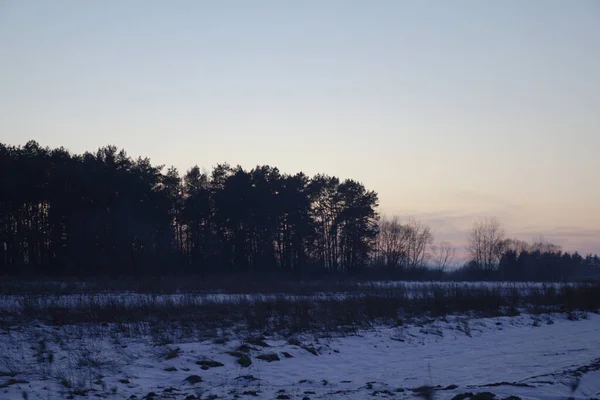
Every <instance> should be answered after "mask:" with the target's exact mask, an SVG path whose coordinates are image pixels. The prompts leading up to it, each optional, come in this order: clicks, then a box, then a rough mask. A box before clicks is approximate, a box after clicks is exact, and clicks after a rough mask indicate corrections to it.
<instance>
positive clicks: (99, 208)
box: [0, 141, 599, 280]
mask: <svg viewBox="0 0 600 400" xmlns="http://www.w3.org/2000/svg"><path fill="white" fill-rule="evenodd" d="M0 171H1V173H0V188H1V189H2V190H1V191H0V275H30V276H80V277H86V276H142V275H152V276H156V275H169V274H173V275H175V274H200V275H212V274H252V275H257V274H263V273H264V274H273V273H282V274H287V275H290V276H298V277H309V276H316V275H323V274H340V273H344V274H364V273H365V272H368V271H371V272H373V271H378V272H381V273H384V274H387V275H388V276H394V277H399V278H402V277H409V278H415V279H424V278H435V279H443V278H448V277H452V276H459V277H463V278H464V277H465V276H468V277H479V276H483V277H485V278H488V279H494V278H499V277H503V278H505V279H515V280H519V279H524V278H525V277H526V278H527V279H532V280H536V279H541V278H540V277H544V279H546V278H547V279H564V278H565V276H567V275H569V274H571V275H569V276H573V274H572V273H573V272H574V271H577V274H579V275H589V274H591V272H593V271H595V268H598V264H599V263H598V258H597V256H596V257H595V258H592V259H591V260H592V261H589V259H588V257H586V258H582V257H580V256H579V258H578V255H570V254H569V255H568V257H569V258H570V261H569V263H567V261H565V260H566V257H567V256H566V255H565V254H563V253H560V252H557V251H556V249H549V250H548V249H546V250H544V251H538V252H537V253H536V252H535V251H532V250H531V249H529V248H527V250H526V254H525V253H523V251H520V250H523V249H521V248H519V251H517V248H516V247H515V248H509V247H508V244H509V243H510V241H507V240H506V239H505V238H504V236H503V235H504V234H503V232H502V231H501V229H500V227H499V226H496V228H497V229H496V230H493V229H490V228H491V227H492V225H493V224H492V223H491V222H490V221H484V222H482V223H480V225H479V226H478V225H476V226H475V227H474V229H473V231H472V232H471V236H470V240H469V248H468V252H469V255H470V256H471V257H470V258H471V259H472V261H471V262H470V263H469V264H468V265H466V266H465V267H464V268H462V269H459V270H458V271H454V272H452V271H449V270H448V268H447V267H448V266H450V265H452V263H453V261H454V259H455V248H454V247H453V246H452V245H451V244H450V243H448V242H441V243H437V244H436V243H435V242H434V236H433V233H432V231H431V229H430V228H429V227H428V226H426V225H424V224H422V223H420V222H418V221H416V220H412V219H411V220H409V221H408V222H406V223H401V222H400V220H399V219H398V218H391V219H390V218H385V217H384V218H380V216H379V214H378V212H377V207H378V196H377V193H375V192H374V191H371V190H368V189H367V188H365V187H364V185H363V184H362V183H360V182H357V181H355V180H352V179H345V180H341V179H339V178H337V177H334V176H329V175H325V174H318V175H315V176H312V177H309V176H307V175H305V174H304V173H297V174H294V175H290V174H284V173H281V172H280V171H279V170H278V169H277V168H275V167H271V166H266V165H265V166H257V167H255V168H253V169H251V170H245V169H243V168H241V167H240V166H237V167H232V166H230V165H229V164H226V163H224V164H219V165H217V166H216V167H214V168H213V169H212V170H211V171H203V170H201V169H200V168H199V167H197V166H195V167H193V168H191V169H189V170H187V171H186V172H185V173H184V174H183V176H181V175H180V174H179V171H177V170H176V169H175V168H173V167H171V168H167V169H165V168H164V166H156V165H152V163H151V162H150V160H149V159H148V158H142V157H139V158H137V159H133V158H131V157H130V156H128V155H127V153H126V152H125V151H124V150H119V149H118V148H116V147H115V146H106V147H102V148H100V149H98V150H97V151H96V152H94V153H91V152H86V153H84V154H81V155H78V154H72V153H70V152H69V151H68V150H66V149H65V148H62V147H61V148H56V149H50V148H48V147H42V146H40V145H39V144H38V143H37V142H35V141H30V142H28V143H27V144H25V145H24V146H9V145H4V144H0ZM477 229H479V231H477ZM486 235H488V236H486ZM478 238H479V239H481V240H480V242H481V243H479V244H480V246H479V247H477V243H478V242H477V240H476V239H478ZM492 239H493V240H492ZM486 246H487V247H486ZM550 253H551V254H553V256H552V257H551V256H549V255H548V254H550ZM557 254H560V257H559V258H560V260H563V261H561V262H559V261H557V260H555V258H556V257H558V256H556V255H557ZM590 257H591V256H590ZM580 258H581V260H580ZM559 264H560V265H561V266H560V267H557V265H559ZM567 264H568V265H569V267H568V268H569V269H568V271H567V272H568V274H566V275H565V269H564V268H563V267H564V266H565V265H567ZM547 265H552V267H551V269H552V270H553V271H560V272H553V273H549V272H548V269H547V267H546V266H547ZM588 265H589V267H588Z"/></svg>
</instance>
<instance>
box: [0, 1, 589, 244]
mask: <svg viewBox="0 0 600 400" xmlns="http://www.w3.org/2000/svg"><path fill="white" fill-rule="evenodd" d="M30 139H34V140H37V141H38V142H39V143H40V144H41V145H44V146H50V147H58V146H65V147H66V148H68V149H70V150H71V151H73V152H76V153H82V152H84V151H94V150H96V149H97V148H99V147H101V146H104V145H107V144H114V145H116V146H118V147H119V148H124V149H126V150H127V152H128V154H129V155H131V156H134V157H137V156H148V157H150V158H151V160H152V161H153V163H156V164H165V165H167V166H170V165H174V166H175V167H177V168H178V169H179V170H180V171H181V172H185V170H187V169H188V168H190V167H191V166H194V165H198V166H200V167H204V168H206V169H211V168H212V167H213V166H215V165H216V164H218V163H221V162H229V163H230V164H232V165H241V166H243V167H244V168H252V167H254V166H256V165H264V164H267V165H271V166H276V167H278V168H279V169H280V170H281V171H282V172H286V173H296V172H299V171H303V172H305V173H306V174H309V175H313V174H316V173H326V174H329V175H335V176H339V177H340V178H352V179H356V180H359V181H361V182H362V183H363V184H364V185H365V186H366V187H367V188H368V189H371V190H375V191H376V192H377V193H378V194H379V200H380V209H379V211H380V212H381V213H382V214H385V215H398V216H400V217H401V218H407V217H409V216H411V217H415V218H417V219H419V220H421V221H423V222H424V223H426V224H429V225H430V226H431V227H432V228H433V230H434V232H435V233H436V239H438V240H449V241H451V242H452V243H453V244H455V245H456V246H458V247H461V246H463V245H464V242H465V241H466V234H467V231H468V229H469V228H470V227H471V226H472V224H473V222H474V221H476V220H478V219H481V218H483V217H488V216H495V217H497V218H498V220H499V221H500V222H501V224H502V225H503V226H504V228H505V229H506V231H507V234H508V235H509V236H511V237H517V238H520V239H524V240H528V241H531V240H533V239H534V238H537V237H539V236H540V235H543V236H544V237H545V238H546V239H547V240H549V241H552V242H554V243H557V244H560V245H562V246H563V248H564V249H565V250H569V251H573V250H579V251H580V252H582V253H588V252H598V253H600V185H599V179H598V178H599V176H600V156H599V154H600V1H599V0H575V1H564V0H504V1H496V2H491V1H479V0H453V1H446V0H439V1H431V0H414V1H408V0H406V1H405V0H362V1H361V0H344V1H342V0H288V1H280V0H253V1H246V0H237V1H236V0H219V1H200V0H198V1H191V0H190V1H182V0H174V1H154V0H145V1H142V0H127V1H120V0H105V1H97V2H87V1H77V0H71V1H65V0H54V1H51V2H50V1H46V0H37V1H34V0H0V142H2V143H5V144H14V145H16V144H24V143H26V142H27V141H28V140H30Z"/></svg>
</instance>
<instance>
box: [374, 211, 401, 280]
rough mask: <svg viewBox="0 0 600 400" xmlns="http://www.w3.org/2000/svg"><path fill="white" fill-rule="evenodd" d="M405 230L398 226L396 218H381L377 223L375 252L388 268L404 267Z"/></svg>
mask: <svg viewBox="0 0 600 400" xmlns="http://www.w3.org/2000/svg"><path fill="white" fill-rule="evenodd" d="M407 233H408V231H407V229H406V228H405V227H404V226H403V225H401V224H400V222H399V220H398V217H393V218H392V219H389V218H387V217H383V218H381V220H380V221H379V236H378V238H377V250H378V252H379V254H380V256H381V257H382V261H383V263H384V264H385V266H386V267H388V268H398V267H402V266H403V265H404V260H405V258H406V251H407V249H406V247H407V238H408V235H407Z"/></svg>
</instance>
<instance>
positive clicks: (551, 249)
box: [531, 235, 562, 253]
mask: <svg viewBox="0 0 600 400" xmlns="http://www.w3.org/2000/svg"><path fill="white" fill-rule="evenodd" d="M531 251H539V252H540V253H560V252H561V251H562V248H561V247H560V246H559V245H556V244H553V243H550V242H549V241H547V240H546V238H544V236H543V235H540V236H539V237H538V238H537V239H535V240H534V242H533V244H532V245H531Z"/></svg>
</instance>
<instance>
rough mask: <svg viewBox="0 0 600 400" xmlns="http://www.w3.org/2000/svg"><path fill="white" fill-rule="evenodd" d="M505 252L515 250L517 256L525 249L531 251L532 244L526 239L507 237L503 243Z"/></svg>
mask: <svg viewBox="0 0 600 400" xmlns="http://www.w3.org/2000/svg"><path fill="white" fill-rule="evenodd" d="M502 247H503V248H502V250H503V252H504V253H506V252H508V251H512V252H514V253H515V254H516V255H517V256H518V255H519V254H521V253H523V252H524V251H529V250H530V248H531V246H529V243H527V242H526V241H524V240H520V239H505V240H504V243H503V245H502Z"/></svg>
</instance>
